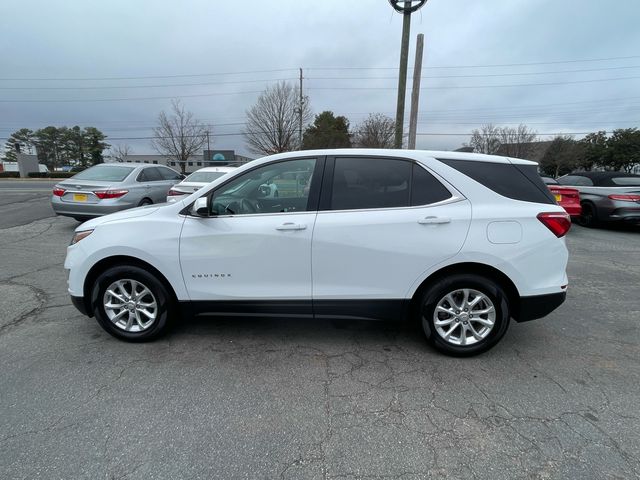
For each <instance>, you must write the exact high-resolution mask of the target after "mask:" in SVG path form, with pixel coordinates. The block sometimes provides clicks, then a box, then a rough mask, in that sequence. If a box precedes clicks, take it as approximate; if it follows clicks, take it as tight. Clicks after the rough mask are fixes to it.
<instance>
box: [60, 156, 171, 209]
mask: <svg viewBox="0 0 640 480" xmlns="http://www.w3.org/2000/svg"><path fill="white" fill-rule="evenodd" d="M182 178H183V176H182V175H180V174H179V173H178V172H176V171H175V170H173V169H171V168H168V167H165V166H162V165H148V164H140V163H125V164H123V163H116V164H114V163H102V164H100V165H96V166H94V167H91V168H88V169H86V170H83V171H82V172H80V173H78V174H77V175H74V176H73V177H71V178H69V179H67V180H64V181H62V182H60V183H58V184H57V185H56V186H55V187H54V188H53V195H52V196H51V207H53V210H54V212H55V213H56V214H57V215H64V216H67V217H73V218H75V219H76V220H78V221H85V220H88V219H89V218H93V217H99V216H102V215H107V214H109V213H113V212H117V211H120V210H126V209H128V208H133V207H140V206H143V205H151V204H153V203H164V202H165V201H166V198H167V192H168V191H169V189H170V188H171V187H172V186H173V185H175V184H176V183H178V182H180V180H182Z"/></svg>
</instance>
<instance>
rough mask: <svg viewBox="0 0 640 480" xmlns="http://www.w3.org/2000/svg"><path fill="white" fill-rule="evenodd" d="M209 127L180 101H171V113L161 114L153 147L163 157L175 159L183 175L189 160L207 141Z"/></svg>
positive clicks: (154, 130)
mask: <svg viewBox="0 0 640 480" xmlns="http://www.w3.org/2000/svg"><path fill="white" fill-rule="evenodd" d="M207 131H208V130H207V127H205V125H203V124H202V123H200V122H199V121H198V120H196V119H195V118H194V116H193V113H191V112H189V111H187V110H185V108H184V106H183V105H182V102H180V100H172V101H171V113H170V115H167V114H166V113H165V112H160V115H158V126H157V127H155V128H154V129H153V133H154V138H153V139H152V140H151V145H152V146H153V148H155V149H156V151H157V152H158V153H160V154H161V155H167V156H170V157H173V158H175V159H176V160H177V161H178V163H179V164H180V169H181V170H182V173H185V172H186V167H187V160H188V159H189V157H190V156H192V155H195V154H196V153H197V152H198V151H199V150H200V149H201V148H202V146H203V145H204V144H205V143H206V141H207Z"/></svg>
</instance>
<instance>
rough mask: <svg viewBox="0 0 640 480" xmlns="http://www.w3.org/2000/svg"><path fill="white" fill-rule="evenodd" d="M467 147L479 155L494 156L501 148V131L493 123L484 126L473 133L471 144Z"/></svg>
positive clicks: (467, 144)
mask: <svg viewBox="0 0 640 480" xmlns="http://www.w3.org/2000/svg"><path fill="white" fill-rule="evenodd" d="M465 145H466V146H468V147H472V148H473V151H474V152H477V153H486V154H489V155H491V154H494V153H496V152H497V151H498V149H499V148H500V129H499V128H498V127H496V126H495V125H492V124H491V123H487V124H486V125H482V127H480V129H479V130H478V129H475V130H473V131H472V132H471V138H470V139H469V143H466V144H465Z"/></svg>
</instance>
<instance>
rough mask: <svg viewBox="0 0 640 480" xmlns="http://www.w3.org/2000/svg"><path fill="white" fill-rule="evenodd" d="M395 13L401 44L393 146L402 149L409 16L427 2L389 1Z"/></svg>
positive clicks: (419, 0)
mask: <svg viewBox="0 0 640 480" xmlns="http://www.w3.org/2000/svg"><path fill="white" fill-rule="evenodd" d="M389 3H390V4H391V6H392V7H393V9H394V10H395V11H396V12H399V13H402V17H403V18H402V42H401V44H400V67H399V69H398V104H397V106H396V130H395V139H394V146H395V148H402V132H403V124H404V104H405V95H406V91H407V62H408V60H409V34H410V30H411V14H412V13H413V12H415V11H416V10H418V9H419V8H421V7H422V6H423V5H424V4H425V3H427V0H389Z"/></svg>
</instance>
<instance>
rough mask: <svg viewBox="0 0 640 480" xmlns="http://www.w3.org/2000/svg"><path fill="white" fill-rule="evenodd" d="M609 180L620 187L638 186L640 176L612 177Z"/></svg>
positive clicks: (639, 184) (639, 185)
mask: <svg viewBox="0 0 640 480" xmlns="http://www.w3.org/2000/svg"><path fill="white" fill-rule="evenodd" d="M611 181H612V182H613V184H614V185H618V186H620V187H640V177H613V178H612V179H611Z"/></svg>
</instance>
